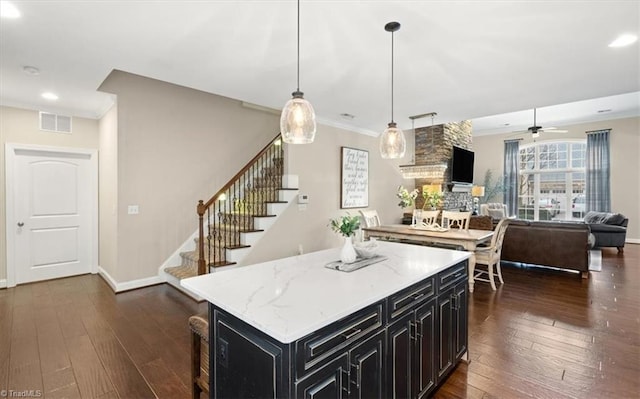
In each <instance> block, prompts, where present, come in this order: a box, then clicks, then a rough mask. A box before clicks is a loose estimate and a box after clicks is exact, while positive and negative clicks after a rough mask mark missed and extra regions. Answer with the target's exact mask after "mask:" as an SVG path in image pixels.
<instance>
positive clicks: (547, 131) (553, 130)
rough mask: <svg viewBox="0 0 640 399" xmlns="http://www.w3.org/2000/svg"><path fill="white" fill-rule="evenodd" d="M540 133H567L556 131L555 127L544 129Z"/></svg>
mask: <svg viewBox="0 0 640 399" xmlns="http://www.w3.org/2000/svg"><path fill="white" fill-rule="evenodd" d="M542 131H543V132H546V133H569V131H568V130H564V129H556V128H555V127H546V128H544V129H542Z"/></svg>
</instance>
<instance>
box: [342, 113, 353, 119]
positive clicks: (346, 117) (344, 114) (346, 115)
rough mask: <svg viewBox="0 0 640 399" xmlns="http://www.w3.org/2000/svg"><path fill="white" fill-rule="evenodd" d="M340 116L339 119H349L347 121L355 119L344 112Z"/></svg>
mask: <svg viewBox="0 0 640 399" xmlns="http://www.w3.org/2000/svg"><path fill="white" fill-rule="evenodd" d="M340 116H341V117H343V118H344V119H349V120H351V119H353V118H355V117H356V116H355V115H352V114H348V113H346V112H344V113H342V114H340Z"/></svg>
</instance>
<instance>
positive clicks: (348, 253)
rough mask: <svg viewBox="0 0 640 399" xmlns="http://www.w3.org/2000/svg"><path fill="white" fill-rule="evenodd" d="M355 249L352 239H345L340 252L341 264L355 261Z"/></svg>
mask: <svg viewBox="0 0 640 399" xmlns="http://www.w3.org/2000/svg"><path fill="white" fill-rule="evenodd" d="M356 256H357V254H356V249H355V248H354V247H353V237H345V238H344V245H343V246H342V251H340V260H341V261H342V263H353V262H355V261H356Z"/></svg>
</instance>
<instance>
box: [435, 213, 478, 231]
mask: <svg viewBox="0 0 640 399" xmlns="http://www.w3.org/2000/svg"><path fill="white" fill-rule="evenodd" d="M470 218H471V212H458V211H442V223H440V225H441V226H442V227H447V228H458V229H460V230H469V219H470Z"/></svg>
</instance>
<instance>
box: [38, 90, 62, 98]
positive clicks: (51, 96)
mask: <svg viewBox="0 0 640 399" xmlns="http://www.w3.org/2000/svg"><path fill="white" fill-rule="evenodd" d="M41 95H42V98H46V99H47V100H57V99H58V95H57V94H55V93H51V92H49V91H48V92H46V93H42V94H41Z"/></svg>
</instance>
